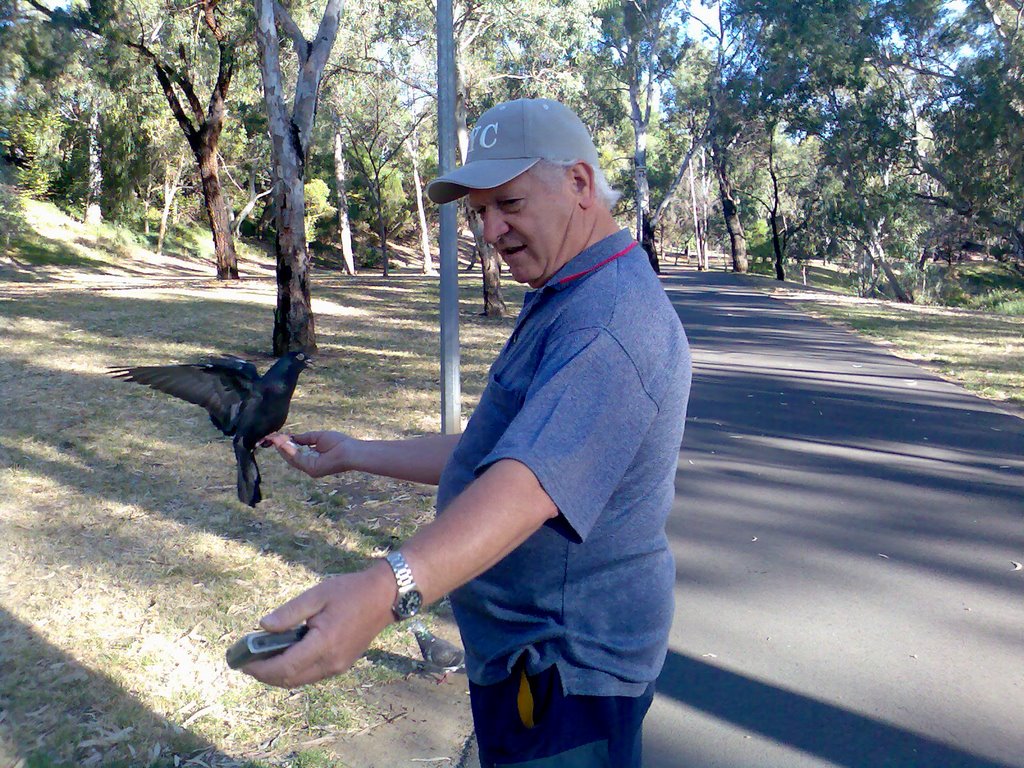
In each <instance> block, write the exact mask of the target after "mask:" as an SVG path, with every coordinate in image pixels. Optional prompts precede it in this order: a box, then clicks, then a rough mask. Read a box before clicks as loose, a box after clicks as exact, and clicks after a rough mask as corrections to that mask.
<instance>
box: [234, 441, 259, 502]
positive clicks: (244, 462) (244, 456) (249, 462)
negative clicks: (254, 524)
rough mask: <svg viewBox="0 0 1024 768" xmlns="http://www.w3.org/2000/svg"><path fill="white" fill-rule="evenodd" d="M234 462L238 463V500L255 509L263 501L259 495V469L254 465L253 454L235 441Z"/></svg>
mask: <svg viewBox="0 0 1024 768" xmlns="http://www.w3.org/2000/svg"><path fill="white" fill-rule="evenodd" d="M234 448H235V460H236V461H237V462H238V500H239V501H241V502H242V503H243V504H248V505H249V506H250V507H255V506H256V505H257V504H259V503H260V501H262V500H263V494H262V493H260V468H259V467H258V466H257V465H256V457H255V456H253V452H252V451H250V450H248V449H246V447H245V446H244V445H242V441H241V440H239V439H237V438H236V439H235V441H234Z"/></svg>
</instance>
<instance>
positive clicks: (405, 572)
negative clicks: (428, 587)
mask: <svg viewBox="0 0 1024 768" xmlns="http://www.w3.org/2000/svg"><path fill="white" fill-rule="evenodd" d="M384 559H385V560H387V561H388V565H390V566H391V570H392V571H394V572H395V581H396V582H398V599H397V600H395V604H394V605H392V606H391V612H392V613H393V614H395V618H396V619H398V620H399V621H401V620H402V619H410V618H412V617H413V616H415V615H416V614H417V613H419V612H420V608H421V607H422V606H423V595H422V594H421V593H420V591H419V589H417V588H416V580H415V579H413V577H412V568H410V567H409V564H408V563H407V562H405V558H404V557H402V553H401V552H390V553H388V555H387V556H386V557H385V558H384Z"/></svg>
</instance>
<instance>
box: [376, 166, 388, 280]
mask: <svg viewBox="0 0 1024 768" xmlns="http://www.w3.org/2000/svg"><path fill="white" fill-rule="evenodd" d="M374 184H375V187H374V188H375V189H376V190H377V192H376V194H375V195H374V197H375V198H376V199H375V200H374V202H375V203H376V204H377V239H378V240H379V241H380V258H381V261H383V262H384V277H390V276H391V269H390V261H391V258H390V256H389V255H388V229H387V222H385V221H384V190H383V189H381V180H380V176H378V177H377V178H376V180H375V181H374Z"/></svg>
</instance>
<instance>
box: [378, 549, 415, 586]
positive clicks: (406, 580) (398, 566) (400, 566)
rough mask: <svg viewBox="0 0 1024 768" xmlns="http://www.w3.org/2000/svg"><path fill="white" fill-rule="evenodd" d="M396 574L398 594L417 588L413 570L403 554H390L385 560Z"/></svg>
mask: <svg viewBox="0 0 1024 768" xmlns="http://www.w3.org/2000/svg"><path fill="white" fill-rule="evenodd" d="M384 559H385V560H387V561H388V565H390V566H391V570H392V571H394V572H395V581H397V582H398V594H402V593H403V592H406V591H408V590H409V589H410V588H411V589H415V588H416V580H415V579H414V578H413V577H412V568H410V567H409V564H408V563H407V562H405V558H404V557H402V553H401V552H389V553H388V554H387V556H386V557H385V558H384Z"/></svg>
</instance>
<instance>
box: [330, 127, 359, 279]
mask: <svg viewBox="0 0 1024 768" xmlns="http://www.w3.org/2000/svg"><path fill="white" fill-rule="evenodd" d="M334 183H335V187H336V189H337V203H338V235H339V236H340V237H341V256H342V258H343V259H344V261H345V271H346V272H347V273H348V274H350V275H354V274H355V273H356V262H355V258H354V257H353V254H352V223H351V222H350V221H349V218H348V172H347V170H346V168H345V141H344V139H343V138H342V135H341V130H340V129H339V128H337V127H335V129H334Z"/></svg>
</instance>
